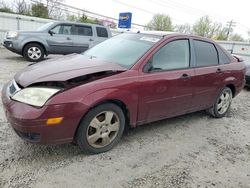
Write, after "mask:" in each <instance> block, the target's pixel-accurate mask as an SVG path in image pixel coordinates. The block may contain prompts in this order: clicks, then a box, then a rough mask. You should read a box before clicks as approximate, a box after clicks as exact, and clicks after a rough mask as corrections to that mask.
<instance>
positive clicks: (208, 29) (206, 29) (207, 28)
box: [193, 16, 228, 40]
mask: <svg viewBox="0 0 250 188" xmlns="http://www.w3.org/2000/svg"><path fill="white" fill-rule="evenodd" d="M227 31H228V29H227V28H226V27H223V25H222V24H221V23H218V22H213V21H212V20H211V19H210V18H209V17H208V16H204V17H201V18H200V19H199V20H198V21H197V22H196V23H195V24H194V25H193V33H194V34H196V35H199V36H203V37H208V38H213V39H215V40H226V39H227Z"/></svg>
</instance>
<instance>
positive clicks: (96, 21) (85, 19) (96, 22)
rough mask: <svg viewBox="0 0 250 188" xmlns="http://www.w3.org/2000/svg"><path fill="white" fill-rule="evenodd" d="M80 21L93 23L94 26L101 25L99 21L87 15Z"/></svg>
mask: <svg viewBox="0 0 250 188" xmlns="http://www.w3.org/2000/svg"><path fill="white" fill-rule="evenodd" d="M78 21H79V22H83V23H92V24H98V23H99V22H98V20H97V19H92V18H88V17H87V16H86V15H85V14H83V15H82V16H81V17H80V18H79V20H78Z"/></svg>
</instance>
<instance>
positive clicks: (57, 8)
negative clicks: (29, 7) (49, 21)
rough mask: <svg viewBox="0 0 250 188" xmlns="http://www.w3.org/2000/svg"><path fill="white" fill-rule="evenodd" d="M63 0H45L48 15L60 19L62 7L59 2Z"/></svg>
mask: <svg viewBox="0 0 250 188" xmlns="http://www.w3.org/2000/svg"><path fill="white" fill-rule="evenodd" d="M62 2H64V0H46V7H47V10H48V16H49V17H50V18H54V19H60V18H61V17H62V16H63V10H64V9H63V8H62V5H61V3H62Z"/></svg>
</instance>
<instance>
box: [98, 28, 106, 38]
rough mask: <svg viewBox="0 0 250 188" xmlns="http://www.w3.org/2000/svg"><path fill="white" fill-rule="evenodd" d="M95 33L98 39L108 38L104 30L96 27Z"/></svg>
mask: <svg viewBox="0 0 250 188" xmlns="http://www.w3.org/2000/svg"><path fill="white" fill-rule="evenodd" d="M96 33H97V36H98V37H105V38H108V32H107V29H106V28H103V27H96Z"/></svg>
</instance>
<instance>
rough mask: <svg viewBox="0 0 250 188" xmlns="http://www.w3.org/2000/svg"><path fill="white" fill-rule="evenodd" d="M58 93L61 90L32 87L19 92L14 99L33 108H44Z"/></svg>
mask: <svg viewBox="0 0 250 188" xmlns="http://www.w3.org/2000/svg"><path fill="white" fill-rule="evenodd" d="M58 91H60V89H55V88H41V87H30V88H25V89H22V90H20V91H18V92H17V93H16V94H15V95H14V96H12V99H13V100H16V101H19V102H22V103H26V104H29V105H32V106H37V107H42V106H43V105H44V104H45V103H46V102H47V100H48V99H49V98H50V97H52V96H53V95H54V94H55V93H57V92H58Z"/></svg>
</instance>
